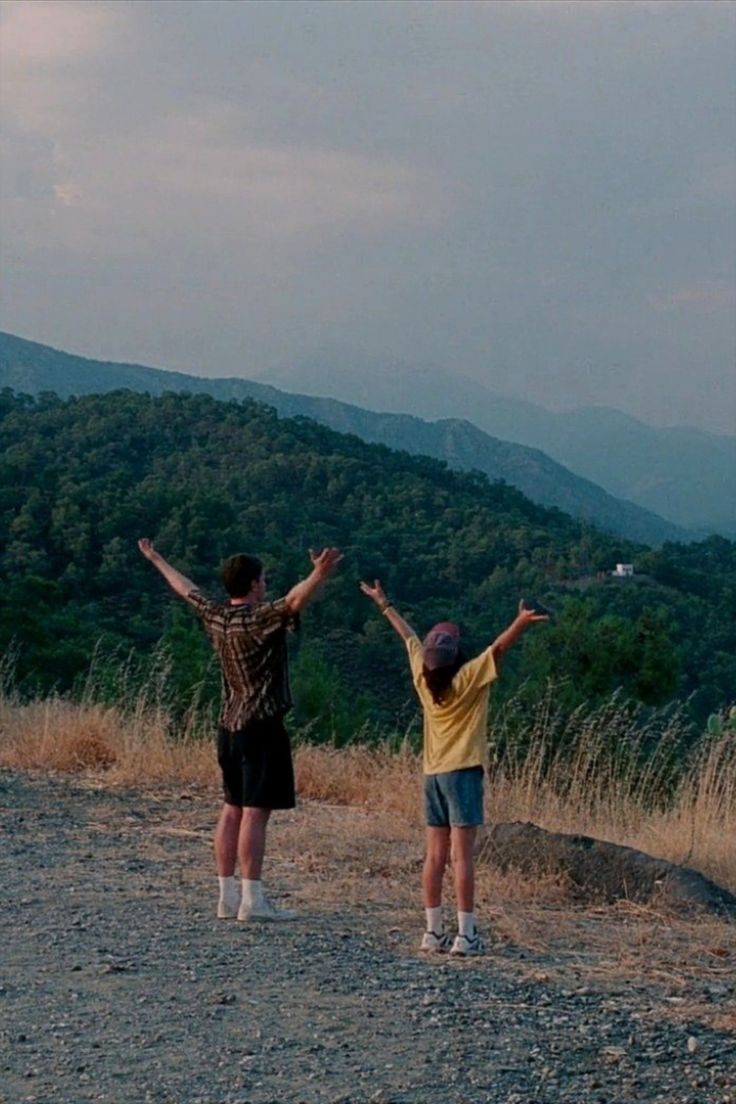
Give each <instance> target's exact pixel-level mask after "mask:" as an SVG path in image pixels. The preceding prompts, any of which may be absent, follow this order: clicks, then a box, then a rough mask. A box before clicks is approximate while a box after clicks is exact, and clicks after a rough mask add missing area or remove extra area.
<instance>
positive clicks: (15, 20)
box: [0, 0, 124, 69]
mask: <svg viewBox="0 0 736 1104" xmlns="http://www.w3.org/2000/svg"><path fill="white" fill-rule="evenodd" d="M123 18H124V16H123V9H122V8H121V7H120V5H118V4H114V3H106V4H103V3H90V2H76V0H3V3H2V4H0V58H2V62H3V65H4V66H8V65H10V66H12V67H13V68H15V69H18V68H20V67H22V66H48V65H59V64H64V65H66V64H68V63H69V62H70V61H73V60H77V59H79V58H83V57H87V56H90V55H94V54H96V53H97V52H98V51H99V50H100V48H101V47H106V46H109V45H110V44H111V43H112V42H113V41H114V37H115V34H116V32H118V31H119V30H120V27H121V23H122V20H123Z"/></svg>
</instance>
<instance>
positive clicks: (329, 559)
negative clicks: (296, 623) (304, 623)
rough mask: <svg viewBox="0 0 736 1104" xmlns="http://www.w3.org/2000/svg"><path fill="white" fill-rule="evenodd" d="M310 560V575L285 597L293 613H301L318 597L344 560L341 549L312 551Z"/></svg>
mask: <svg viewBox="0 0 736 1104" xmlns="http://www.w3.org/2000/svg"><path fill="white" fill-rule="evenodd" d="M309 558H310V559H311V561H312V570H311V571H310V573H309V575H307V577H306V579H302V580H300V582H298V583H296V584H295V585H294V586H293V587H292V588H291V590H290V591H289V593H288V594H287V595H285V598H286V604H287V605H288V607H289V609H290V610H291V612H292V613H299V612H300V611H301V610H303V609H304V607H305V606H307V605H309V603H310V602H311V601H312V600H313V599H314V598H316V597H317V594H318V593H319V591H320V589H321V588H322V586H323V585H324V584H325V583H326V581H327V580H328V579H329V577H330V575H332V573H333V571H334V570H335V568H336V567H337V565H338V564H339V562H340V560H341V559H342V552H341V551H340V549H339V548H321V549H320V550H319V551H318V552H313V551H310V553H309Z"/></svg>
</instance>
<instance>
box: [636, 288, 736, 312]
mask: <svg viewBox="0 0 736 1104" xmlns="http://www.w3.org/2000/svg"><path fill="white" fill-rule="evenodd" d="M650 303H651V305H652V306H653V307H654V308H655V309H657V310H662V311H668V310H677V309H680V308H683V307H686V308H687V307H689V308H694V309H699V310H704V311H720V310H724V309H725V310H728V311H734V310H736V284H728V283H711V284H700V285H698V286H694V287H679V288H675V289H674V290H672V291H668V292H663V293H661V294H659V295H654V296H652V297H651V298H650Z"/></svg>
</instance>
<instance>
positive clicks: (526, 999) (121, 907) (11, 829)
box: [0, 771, 736, 1104]
mask: <svg viewBox="0 0 736 1104" xmlns="http://www.w3.org/2000/svg"><path fill="white" fill-rule="evenodd" d="M217 807H218V799H217V796H216V794H215V793H213V792H207V791H202V790H197V789H190V790H186V791H184V792H182V791H178V790H171V791H170V792H167V793H164V794H161V793H159V794H155V793H144V792H139V791H131V790H120V789H114V788H110V787H108V786H105V785H104V784H103V782H102V781H100V780H98V779H94V778H86V779H85V778H79V777H73V778H69V777H64V776H58V775H56V776H48V775H39V774H30V773H20V772H12V771H4V772H1V773H0V826H1V827H0V835H2V843H3V845H2V849H0V874H1V875H2V886H3V893H2V908H1V909H0V939H1V941H2V942H1V950H0V961H1V965H0V1048H1V1055H0V1101H2V1102H3V1104H21V1102H34V1104H87V1102H93V1101H94V1102H97V1101H100V1102H101V1101H104V1102H107V1104H147V1102H149V1101H150V1102H155V1104H338V1102H341V1104H369V1102H375V1104H378V1102H383V1104H388V1102H394V1104H562V1102H566V1104H589V1102H590V1104H628V1102H632V1104H655V1102H656V1104H736V933H735V932H734V927H733V925H727V924H724V923H719V922H716V921H709V922H705V921H703V922H702V923H698V924H695V923H689V924H685V923H684V922H680V921H677V920H675V919H673V918H671V917H666V916H660V915H657V914H655V913H652V912H648V911H647V910H644V909H635V908H633V907H627V906H626V905H621V906H618V907H612V908H603V907H589V908H586V909H583V908H578V909H572V908H571V907H570V906H569V905H567V904H565V902H564V901H561V900H560V901H558V902H557V903H553V902H545V901H544V900H533V899H528V900H523V899H517V900H516V901H514V900H503V901H502V903H501V904H499V898H498V894H495V895H494V883H493V880H492V878H491V877H490V875H488V874H484V875H483V876H482V877H481V880H480V888H481V893H480V895H479V896H480V899H479V908H478V912H479V917H480V921H481V924H482V927H483V930H484V933H485V934H486V936H487V938H488V943H489V953H488V954H487V956H486V957H484V958H483V959H475V960H467V961H456V960H451V959H448V958H447V957H445V956H436V957H432V958H430V959H427V958H424V957H422V956H421V955H420V954H419V953H418V952H417V949H416V948H417V944H418V941H419V937H420V935H421V930H422V920H423V914H422V912H421V910H420V909H419V908H418V907H417V899H418V876H419V866H420V859H421V838H420V835H419V832H418V831H415V830H414V829H407V827H406V826H405V825H404V826H399V825H395V824H392V823H391V822H390V820H387V819H386V818H381V819H377V818H375V817H373V816H371V815H369V814H368V813H367V812H366V811H364V810H360V809H346V808H338V807H335V806H324V805H319V804H307V805H302V806H301V807H300V808H299V809H297V810H296V811H295V812H294V813H288V814H281V815H280V816H279V817H277V818H276V819H275V820H274V824H273V827H272V832H271V838H270V841H269V867H268V871H267V880H268V883H269V887H270V888H271V889H272V890H273V892H274V895H275V897H276V898H277V899H278V900H279V901H282V902H286V903H288V904H289V905H290V906H291V907H293V908H297V909H298V910H299V911H300V913H301V914H302V918H301V919H300V920H299V921H298V922H295V923H294V924H291V925H283V926H280V927H278V928H269V927H263V926H257V925H241V924H238V923H237V922H236V921H218V920H217V919H215V915H214V911H215V904H216V882H215V879H214V876H213V870H212V863H211V854H210V846H211V832H212V827H213V823H214V819H215V816H216V813H217ZM450 916H451V913H450V911H449V909H448V920H449V919H450Z"/></svg>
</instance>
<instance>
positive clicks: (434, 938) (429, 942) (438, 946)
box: [419, 931, 452, 954]
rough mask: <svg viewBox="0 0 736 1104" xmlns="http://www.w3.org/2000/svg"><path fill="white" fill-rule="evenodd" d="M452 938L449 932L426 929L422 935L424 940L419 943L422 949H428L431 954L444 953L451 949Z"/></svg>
mask: <svg viewBox="0 0 736 1104" xmlns="http://www.w3.org/2000/svg"><path fill="white" fill-rule="evenodd" d="M451 942H452V940H451V939H450V937H449V935H448V934H447V932H439V934H438V933H437V932H433V931H425V933H424V935H423V936H422V942H421V943H420V944H419V950H420V951H428V952H429V953H430V954H443V953H444V952H445V951H449V949H450V943H451Z"/></svg>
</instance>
